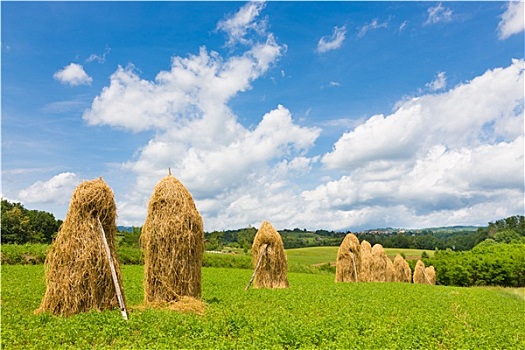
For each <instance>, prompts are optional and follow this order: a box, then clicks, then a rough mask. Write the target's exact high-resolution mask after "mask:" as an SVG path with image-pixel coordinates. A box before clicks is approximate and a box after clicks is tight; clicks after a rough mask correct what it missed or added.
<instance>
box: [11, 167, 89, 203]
mask: <svg viewBox="0 0 525 350" xmlns="http://www.w3.org/2000/svg"><path fill="white" fill-rule="evenodd" d="M79 183H80V179H79V178H78V176H77V175H76V174H75V173H70V172H68V173H60V174H58V175H55V176H53V177H52V178H51V179H49V180H47V181H37V182H35V183H34V184H32V185H31V186H29V187H28V188H26V189H23V190H21V191H20V192H19V193H18V197H19V199H20V200H21V201H22V202H24V203H55V204H65V203H69V201H70V199H71V194H72V193H73V190H74V189H75V188H76V186H77V185H78V184H79Z"/></svg>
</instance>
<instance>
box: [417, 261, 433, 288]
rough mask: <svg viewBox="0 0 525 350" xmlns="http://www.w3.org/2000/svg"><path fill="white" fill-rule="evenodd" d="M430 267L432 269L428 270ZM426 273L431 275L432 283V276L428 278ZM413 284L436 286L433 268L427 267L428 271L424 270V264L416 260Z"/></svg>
mask: <svg viewBox="0 0 525 350" xmlns="http://www.w3.org/2000/svg"><path fill="white" fill-rule="evenodd" d="M430 267H432V269H430ZM427 272H428V273H431V274H432V275H433V279H434V282H432V279H431V277H432V276H429V275H428V273H427ZM414 283H419V284H436V273H435V271H434V267H433V266H429V268H428V269H425V264H424V263H423V262H422V261H421V260H418V261H417V263H416V267H415V268H414Z"/></svg>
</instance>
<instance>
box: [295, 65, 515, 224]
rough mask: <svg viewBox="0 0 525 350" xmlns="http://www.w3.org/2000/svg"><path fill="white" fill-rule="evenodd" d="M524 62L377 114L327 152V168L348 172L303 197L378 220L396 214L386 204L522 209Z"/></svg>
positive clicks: (412, 216) (418, 214)
mask: <svg viewBox="0 0 525 350" xmlns="http://www.w3.org/2000/svg"><path fill="white" fill-rule="evenodd" d="M523 72H524V61H523V60H513V62H512V64H511V65H510V66H508V67H505V68H496V69H493V70H489V71H487V72H485V73H484V74H483V75H481V76H479V77H476V78H474V79H473V80H472V81H469V82H466V83H464V84H460V85H458V86H456V87H455V88H453V89H451V90H449V91H448V92H446V93H442V94H439V95H426V96H422V97H419V98H416V99H412V100H409V101H404V102H402V103H400V105H399V108H398V109H397V110H396V111H395V112H394V113H393V114H391V115H388V116H383V115H376V116H373V117H372V118H370V119H368V120H367V121H366V122H364V123H363V124H362V125H359V126H358V127H356V128H355V129H354V130H353V131H351V132H347V133H345V134H343V136H342V137H341V138H340V139H339V140H338V141H337V142H336V143H335V146H334V149H333V150H332V151H331V152H329V153H327V154H325V155H324V156H323V158H322V160H321V161H322V163H323V164H324V165H325V166H326V167H327V168H330V169H337V170H338V171H340V172H341V173H342V174H343V175H342V176H341V177H340V178H339V179H338V180H335V181H331V182H328V183H326V184H322V185H319V186H318V187H317V188H315V189H314V190H311V191H305V192H304V193H303V197H304V198H305V200H306V201H307V202H308V203H311V205H312V206H314V203H316V204H315V206H317V207H319V206H321V207H322V208H324V210H330V209H331V210H336V211H340V212H341V214H340V215H341V220H343V219H344V215H348V216H349V217H353V216H352V215H354V214H355V213H357V212H360V213H362V210H363V209H364V208H368V209H370V210H372V212H373V213H374V214H373V215H377V216H376V218H377V220H380V221H379V222H378V226H379V225H380V223H383V224H388V221H384V220H383V219H381V217H380V216H379V215H378V214H379V213H385V212H388V211H389V210H390V209H391V210H392V213H393V214H395V215H404V216H405V217H406V218H407V219H408V220H407V224H408V225H409V224H410V222H419V223H420V224H421V225H425V223H426V224H434V223H439V222H438V221H439V220H443V221H442V223H441V224H454V223H462V224H468V222H469V220H473V217H474V216H475V217H476V219H475V220H478V222H479V220H481V222H483V220H484V219H485V218H486V217H489V220H493V218H494V215H495V214H492V219H490V216H489V215H490V209H489V208H491V207H492V211H493V212H495V211H496V210H499V212H500V214H501V216H508V215H516V210H517V211H518V212H520V211H521V212H522V211H523V207H524V203H523V183H524V182H523V181H524V158H523V154H524V143H523V123H524V115H523V103H524V101H523V96H524V77H523ZM506 200H507V201H506ZM318 210H323V209H321V208H319V209H318ZM476 210H479V211H480V212H476ZM396 213H397V214H396ZM345 220H357V219H355V218H352V219H348V218H347V219H345ZM347 222H352V221H347ZM356 222H357V221H356ZM397 222H398V223H399V222H402V220H401V221H399V220H398V221H397ZM398 225H402V223H401V224H398Z"/></svg>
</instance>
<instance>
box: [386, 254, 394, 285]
mask: <svg viewBox="0 0 525 350" xmlns="http://www.w3.org/2000/svg"><path fill="white" fill-rule="evenodd" d="M385 256H386V254H385ZM385 261H386V271H385V275H386V282H395V281H396V269H395V268H394V263H393V262H392V260H390V258H389V257H387V258H386V260H385Z"/></svg>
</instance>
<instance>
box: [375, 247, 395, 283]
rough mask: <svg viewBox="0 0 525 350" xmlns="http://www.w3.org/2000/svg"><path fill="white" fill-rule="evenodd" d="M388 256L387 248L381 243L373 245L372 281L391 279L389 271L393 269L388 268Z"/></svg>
mask: <svg viewBox="0 0 525 350" xmlns="http://www.w3.org/2000/svg"><path fill="white" fill-rule="evenodd" d="M387 260H390V259H388V257H387V256H386V253H385V250H384V249H383V246H382V245H381V244H374V246H373V247H372V263H371V269H372V280H371V281H372V282H388V281H389V280H390V277H389V275H388V274H389V273H391V270H390V271H389V270H387V266H388V261H387Z"/></svg>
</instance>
